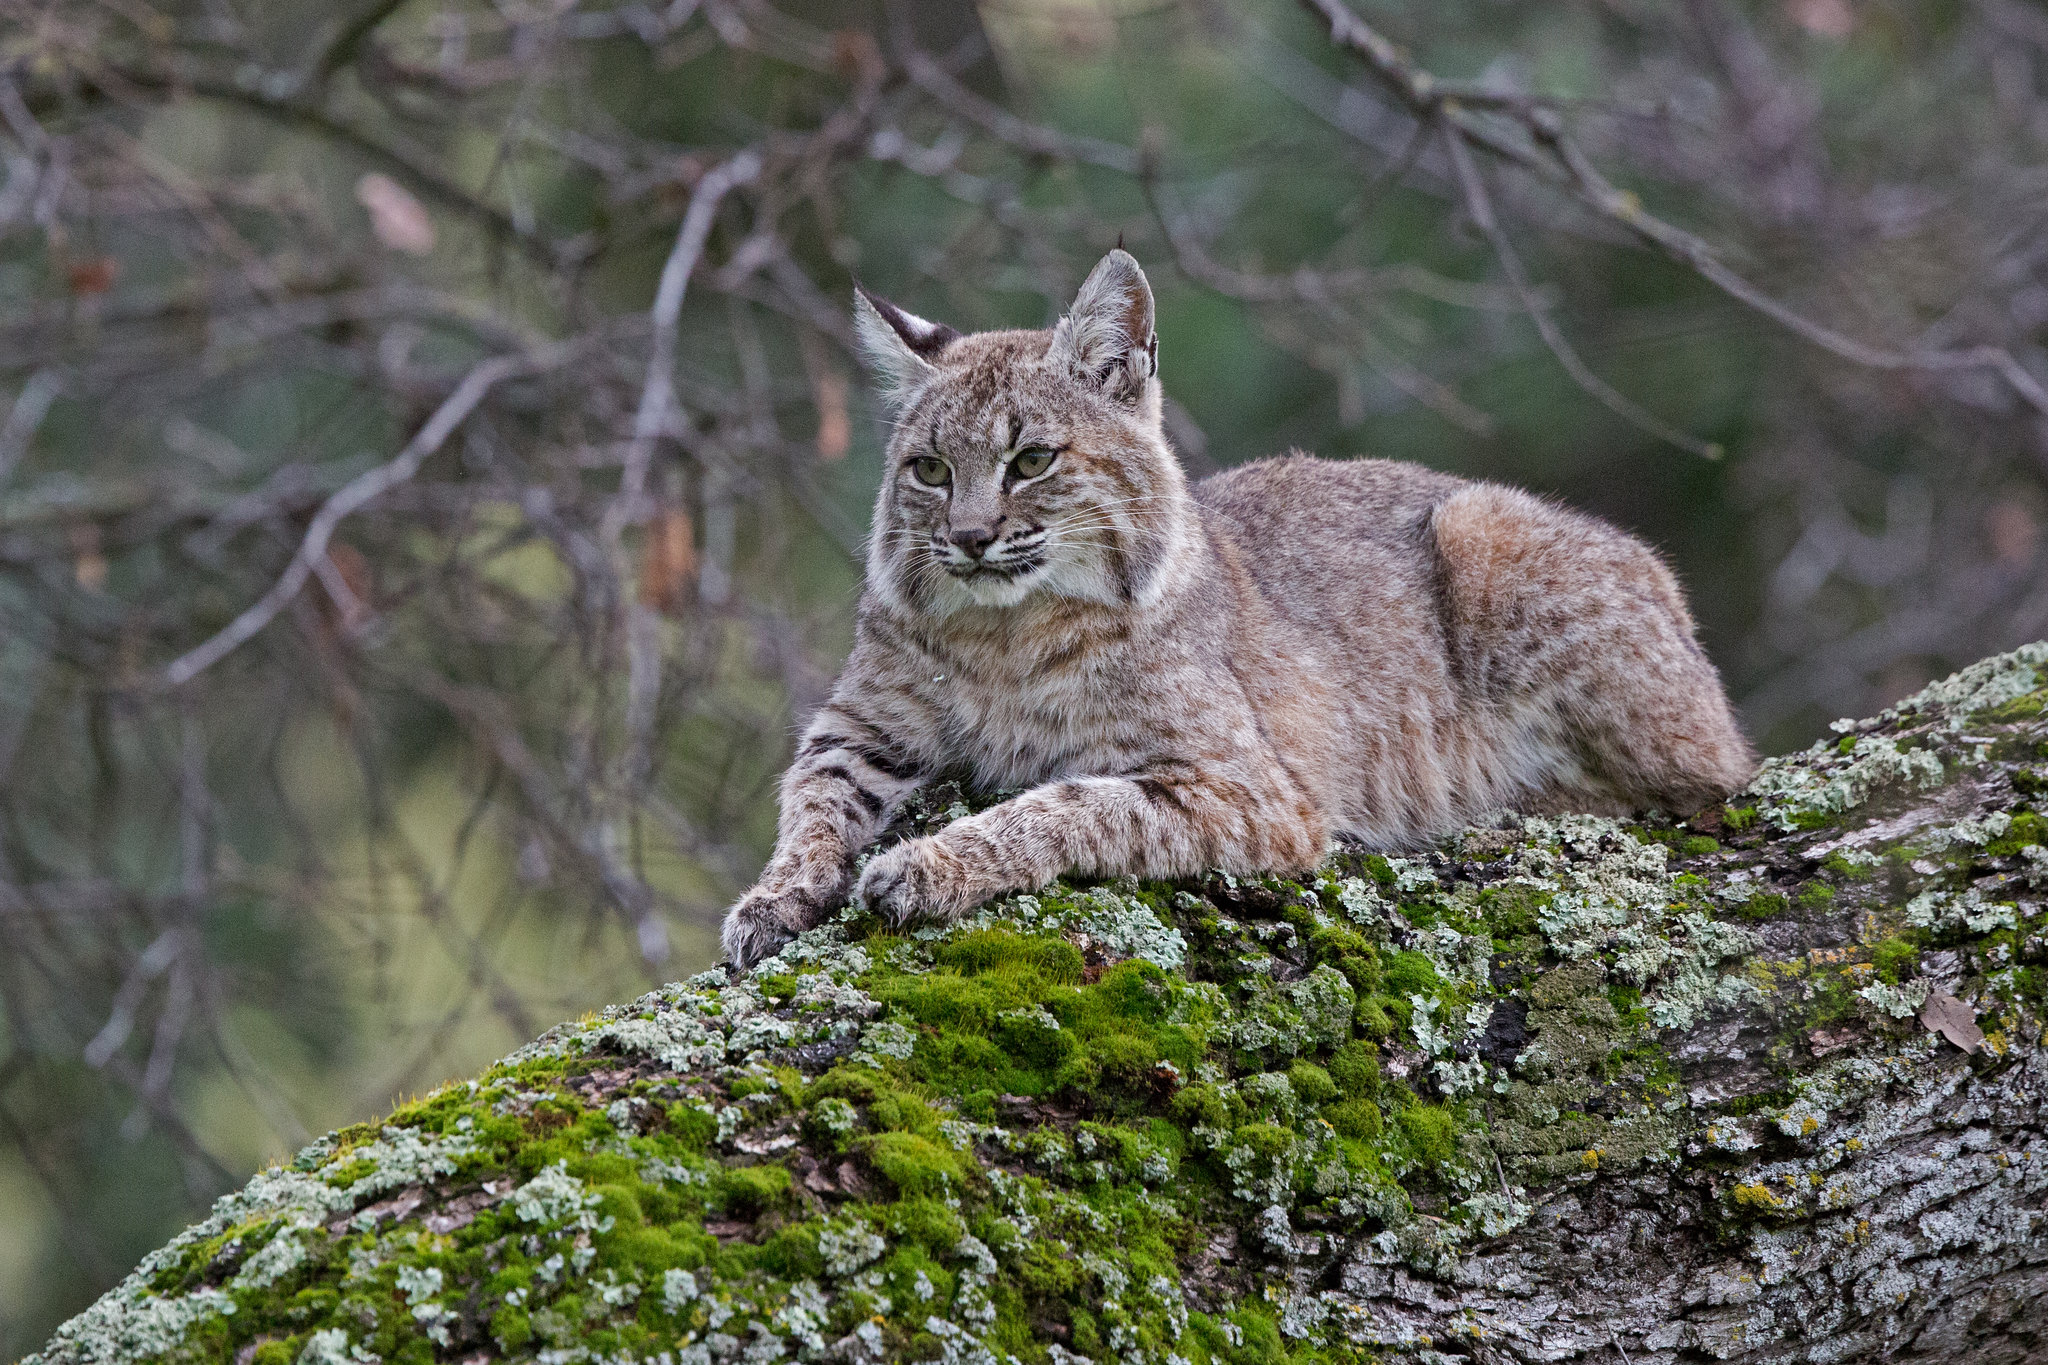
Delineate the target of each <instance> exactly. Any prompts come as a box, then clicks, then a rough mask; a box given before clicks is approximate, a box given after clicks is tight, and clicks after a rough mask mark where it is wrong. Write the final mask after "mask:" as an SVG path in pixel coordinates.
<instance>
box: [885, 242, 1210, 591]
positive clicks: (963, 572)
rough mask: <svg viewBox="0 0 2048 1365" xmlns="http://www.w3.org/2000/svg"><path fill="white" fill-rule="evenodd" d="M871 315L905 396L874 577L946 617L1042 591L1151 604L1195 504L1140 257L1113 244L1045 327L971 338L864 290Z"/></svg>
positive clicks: (889, 369)
mask: <svg viewBox="0 0 2048 1365" xmlns="http://www.w3.org/2000/svg"><path fill="white" fill-rule="evenodd" d="M1118 257H1122V261H1123V262H1127V263H1128V268H1127V270H1126V269H1124V268H1123V266H1122V265H1121V264H1120V263H1119V262H1118V259H1117V258H1118ZM1105 273H1108V274H1109V275H1110V276H1111V277H1112V278H1111V280H1110V282H1109V284H1108V285H1104V284H1103V282H1102V281H1101V280H1099V279H1098V277H1101V276H1104V275H1105ZM1091 287H1095V288H1094V295H1093V298H1092V300H1091ZM1133 288H1135V291H1137V294H1136V295H1134V293H1133ZM1091 301H1092V302H1093V304H1094V307H1095V310H1096V311H1095V312H1093V313H1091V312H1088V311H1084V306H1085V305H1089V304H1090V303H1091ZM861 308H862V311H861V313H860V314H859V321H860V324H861V331H862V337H863V340H864V341H865V342H866V343H867V345H868V348H869V351H870V354H871V356H873V357H874V358H875V359H876V360H877V361H878V362H880V363H881V366H882V368H883V370H884V372H885V375H887V376H888V377H891V378H893V379H895V381H896V394H895V396H896V398H897V400H898V406H899V415H898V418H897V423H896V429H895V431H894V433H893V435H892V436H891V438H890V441H889V454H888V460H889V464H888V468H887V469H886V471H885V474H884V478H883V482H882V491H881V497H880V499H879V500H878V502H877V504H876V508H875V533H874V535H873V537H872V539H871V541H870V544H869V550H868V579H869V583H870V585H871V586H872V587H874V588H875V589H876V590H877V591H879V592H880V593H881V594H882V595H883V596H884V597H885V598H886V599H888V600H891V601H893V602H894V603H895V604H896V605H898V606H900V607H903V608H906V609H909V610H913V611H917V612H922V613H928V614H933V615H939V616H945V615H950V614H951V613H953V612H955V611H958V610H961V609H963V608H966V607H970V606H974V607H995V608H1003V607H1015V606H1018V605H1020V604H1022V603H1024V602H1026V601H1027V600H1028V599H1031V598H1032V597H1034V596H1035V595H1043V596H1048V597H1066V598H1073V599H1080V600H1086V601H1096V602H1101V603H1104V604H1105V605H1111V606H1118V605H1129V604H1131V603H1133V602H1136V601H1139V600H1141V599H1143V598H1144V597H1145V596H1146V595H1147V592H1148V590H1149V589H1151V588H1152V587H1154V586H1155V583H1156V580H1157V579H1158V576H1159V569H1160V567H1161V565H1162V563H1163V562H1164V560H1165V558H1166V556H1167V554H1168V552H1169V551H1170V550H1171V548H1172V547H1173V546H1174V545H1175V544H1176V543H1177V537H1178V533H1179V526H1178V518H1181V517H1184V516H1185V515H1186V511H1185V508H1184V507H1183V506H1182V505H1181V504H1182V502H1183V500H1184V498H1185V482H1184V480H1183V478H1182V476H1181V471H1180V466H1179V462H1178V461H1177V460H1176V459H1175V458H1174V456H1173V453H1172V452H1171V450H1169V449H1168V448H1167V446H1166V442H1165V440H1164V438H1163V436H1162V435H1161V433H1160V426H1159V386H1158V383H1157V381H1156V380H1155V379H1154V378H1153V377H1152V363H1153V358H1154V356H1155V355H1156V348H1157V343H1156V341H1154V340H1153V338H1152V335H1151V294H1150V291H1149V289H1147V288H1146V287H1145V284H1144V277H1143V275H1142V274H1139V273H1138V270H1137V265H1136V263H1135V262H1133V261H1130V258H1129V257H1128V256H1124V255H1123V253H1121V252H1115V253H1112V254H1111V256H1110V257H1109V258H1108V259H1107V260H1105V261H1104V262H1103V264H1102V265H1101V266H1098V267H1097V268H1096V271H1095V274H1094V275H1091V276H1090V277H1089V284H1088V285H1084V286H1083V288H1082V291H1081V296H1080V298H1079V299H1078V300H1077V301H1076V305H1075V309H1074V311H1073V312H1072V313H1070V314H1069V315H1068V317H1067V318H1065V319H1063V320H1062V321H1061V323H1060V325H1059V326H1058V327H1057V328H1055V329H1053V330H1052V331H1051V332H989V333H982V334H978V335H975V336H966V337H963V336H961V335H960V334H958V333H957V332H954V331H953V330H952V329H950V328H947V327H943V326H941V325H939V324H936V323H929V322H925V321H924V320H922V319H920V318H914V317H912V316H910V315H909V314H906V313H904V312H903V311H902V310H900V309H897V308H895V307H893V306H892V305H890V304H887V303H885V302H882V301H879V300H870V299H869V298H868V297H867V296H865V295H863V297H862V300H861ZM1140 328H1142V330H1140ZM1131 334H1136V335H1141V336H1143V337H1144V338H1145V341H1144V343H1142V344H1140V345H1136V346H1133V345H1131V344H1130V343H1129V342H1128V341H1126V340H1125V339H1124V338H1125V337H1126V336H1128V335H1131Z"/></svg>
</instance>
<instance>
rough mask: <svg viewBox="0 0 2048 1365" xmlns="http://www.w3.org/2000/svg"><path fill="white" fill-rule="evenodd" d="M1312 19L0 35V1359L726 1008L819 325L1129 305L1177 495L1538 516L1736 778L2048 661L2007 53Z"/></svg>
mask: <svg viewBox="0 0 2048 1365" xmlns="http://www.w3.org/2000/svg"><path fill="white" fill-rule="evenodd" d="M1353 3H1354V4H1355V8H1351V9H1347V8H1345V6H1344V3H1343V0H1299V2H1298V0H982V3H980V4H979V5H978V6H976V5H972V4H969V3H966V2H965V0H873V2H872V3H866V2H863V0H0V160H4V163H5V166H4V180H0V1358H11V1357H13V1356H15V1355H18V1354H20V1353H22V1352H24V1351H26V1350H29V1349H31V1348H33V1347H34V1346H35V1345H36V1344H38V1343H39V1342H40V1341H41V1339H42V1338H43V1337H44V1335H45V1334H46V1333H47V1332H48V1331H49V1329H50V1328H51V1327H52V1326H53V1325H54V1324H55V1323H56V1322H57V1321H58V1320H59V1319H60V1318H61V1317H62V1316H64V1315H66V1314H69V1313H71V1312H73V1311H75V1310H77V1309H78V1308H80V1307H82V1306H83V1305H84V1304H85V1303H86V1302H87V1301H88V1300H89V1299H90V1298H91V1297H92V1296H93V1295H95V1294H97V1293H98V1292H100V1291H101V1290H102V1289H103V1288H105V1287H106V1286H108V1285H109V1284H111V1283H112V1282H113V1281H114V1280H115V1279H116V1278H117V1277H118V1276H119V1275H120V1274H121V1273H122V1272H123V1271H124V1270H125V1269H126V1268H127V1267H128V1266H129V1265H131V1264H132V1263H133V1262H134V1261H135V1259H136V1258H137V1257H138V1256H139V1255H140V1254H141V1253H142V1252H144V1251H145V1250H147V1249H149V1248H150V1247H152V1246H154V1245H155V1244H157V1243H158V1242H160V1241H161V1240H162V1239H163V1238H164V1237H165V1236H167V1235H168V1234H169V1233H170V1232H172V1231H173V1230H174V1229H175V1228H177V1227H179V1226H181V1225H182V1224H184V1223H185V1222H187V1221H188V1220H190V1219H191V1218H193V1217H194V1216H196V1215H197V1214H198V1212H199V1211H200V1210H201V1209H203V1208H204V1207H205V1206H206V1204H207V1203H208V1202H209V1201H210V1200H211V1199H212V1198H213V1197H214V1196H215V1195H217V1194H219V1193H221V1192H223V1191H225V1190H227V1189H229V1188H231V1187H233V1186H234V1185H236V1184H238V1183H239V1182H240V1181H241V1180H242V1179H243V1178H244V1177H245V1176H246V1175H247V1174H248V1173H249V1172H250V1171H251V1170H252V1169H254V1168H255V1167H256V1166H257V1165H259V1164H260V1163H262V1162H264V1161H265V1160H267V1159H269V1158H272V1157H275V1156H277V1155H280V1154H283V1153H286V1152H289V1151H291V1150H292V1149H294V1148H296V1147H297V1146H298V1145H300V1144H301V1143H303V1142H304V1141H306V1140H307V1138H308V1136H309V1135H311V1134H314V1133H317V1132H319V1131H322V1130H324V1129H326V1128H328V1127H330V1126H333V1125H336V1124H339V1123H342V1122H345V1121H350V1120H354V1119H358V1118H362V1117H365V1116H370V1115H373V1114H375V1113H376V1112H378V1111H379V1110H381V1109H382V1108H383V1107H384V1106H385V1105H386V1104H388V1103H389V1102H390V1101H391V1100H392V1098H393V1097H394V1096H397V1095H401V1094H404V1093H407V1092H412V1091H418V1090H424V1089H427V1088H430V1087H431V1086H433V1085H435V1084H436V1083H438V1082H440V1081H442V1080H444V1079H446V1078H449V1077H452V1076H459V1075H461V1074H463V1073H465V1072H467V1071H469V1070H471V1069H474V1068H476V1067H478V1066H479V1065H481V1064H483V1063H484V1062H486V1061H488V1060H489V1059H491V1058H494V1057H496V1056H498V1055H501V1054H502V1053H504V1052H506V1051H508V1050H510V1049H511V1048H512V1047H514V1046H516V1045H517V1044H519V1043H521V1042H523V1041H524V1040H526V1039H527V1038H528V1037H529V1036H530V1035H531V1034H533V1033H535V1032H537V1031H538V1030H539V1029H541V1028H543V1027H545V1026H546V1025H548V1024H549V1023H552V1022H554V1021H555V1020H557V1019H559V1018H561V1017H564V1016H568V1015H573V1014H576V1013H579V1012H581V1011H583V1010H586V1009H589V1008H591V1007H593V1006H596V1005H599V1004H601V1003H605V1002H608V1001H613V1000H618V999H623V998H626V997H628V996H630V995H632V994H634V993H636V992H638V991H640V990H642V989H644V988H646V987H647V986H648V985H649V984H650V983H654V982H658V981H662V980H667V979H673V978H676V977H678V976H682V975H686V974H689V973H691V972H694V971H696V970H698V969H699V968H701V967H702V966H704V965H705V964H707V963H708V962H709V961H710V960H711V958H712V957H713V956H714V953H715V939H714V927H715V924H716V922H717V918H718V916H719V914H720V912H721V911H722V910H723V908H724V907H725V905H726V904H727V903H728V902H729V900H730V899H731V898H732V897H733V896H734V895H735V894H736V893H737V892H738V891H739V890H741V889H743V888H744V887H745V886H746V885H747V883H748V882H749V880H750V878H751V876H752V874H753V873H754V871H755V870H756V868H757V867H758V866H759V864H760V862H761V860H762V858H763V857H764V855H765V853H766V851H767V848H768V845H769V840H770V837H771V834H772V829H773V799H772V798H773V790H772V781H773V779H774V777H775V775H776V773H777V772H778V770H779V769H780V767H781V765H782V764H783V762H784V761H785V759H786V757H787V753H788V750H789V745H790V735H791V729H792V726H794V725H795V724H797V723H798V721H799V720H800V719H801V717H802V716H803V715H804V713H805V712H806V711H807V709H808V708H809V707H811V706H812V705H814V704H815V703H816V701H817V700H818V699H819V697H820V695H821V692H822V689H823V688H824V687H825V686H826V684H827V683H828V682H829V680H830V678H831V675H832V672H833V670H834V667H835V665H836V663H837V661H838V659H839V658H840V657H841V656H842V654H843V653H844V651H845V650H846V648H847V647H848V644H849V642H850V634H851V624H850V622H851V608H852V605H853V601H854V595H855V592H856V588H857V585H858V570H857V556H858V550H859V546H860V543H861V538H862V535H863V533H864V529H865V525H866V518H867V506H868V503H869V500H870V498H871V496H872V493H873V489H874V487H875V484H876V482H877V477H878V471H877V459H878V451H879V448H880V442H881V437H882V432H881V429H880V427H879V425H878V420H879V419H878V413H877V409H876V405H875V404H874V403H873V402H872V401H870V398H869V396H868V393H867V391H866V388H865V384H864V378H863V376H862V374H861V372H860V370H859V369H858V367H857V365H856V363H855V361H854V359H853V356H852V353H851V351H850V349H849V342H850V328H849V325H848V314H847V305H848V302H849V298H850V293H851V286H852V282H853V280H854V278H855V277H856V276H858V277H859V278H860V279H862V280H863V281H864V282H866V283H867V284H868V285H870V286H871V287H873V288H875V289H877V290H879V291H881V292H883V293H885V294H888V295H890V296H892V297H894V298H896V299H897V300H899V301H900V302H902V303H903V304H904V305H906V306H907V307H910V308H912V309H913V310H915V311H917V312H919V313H922V314H925V315H927V316H930V317H934V318H940V319H944V320H946V321H948V322H951V323H953V324H955V325H958V326H960V327H963V328H975V327H990V326H1005V325H1031V326H1036V325H1043V324H1045V323H1047V322H1049V321H1050V320H1051V319H1052V318H1053V317H1054V316H1055V315H1056V314H1057V312H1058V311H1059V309H1060V308H1061V307H1062V306H1063V305H1064V304H1065V303H1066V301H1067V300H1068V299H1069V297H1070V296H1071V293H1072V291H1073V289H1074V288H1075V286H1076V285H1077V284H1078V283H1079V281H1080V279H1081V277H1082V275H1083V274H1084V273H1085V272H1086V270H1087V268H1088V267H1089V266H1090V265H1091V264H1092V263H1093V262H1094V260H1095V259H1096V258H1097V257H1098V256H1099V255H1100V254H1101V253H1102V252H1103V251H1104V250H1106V249H1107V248H1108V247H1109V246H1111V245H1112V244H1113V243H1114V242H1115V241H1116V240H1117V238H1118V236H1119V235H1121V236H1122V238H1123V240H1124V241H1125V242H1126V243H1127V244H1128V245H1129V246H1130V247H1131V248H1132V249H1133V250H1134V251H1135V252H1136V253H1137V255H1138V256H1139V258H1140V259H1141V260H1142V261H1143V262H1144V263H1145V264H1146V266H1147V267H1148V269H1149V271H1150V273H1151V278H1152V282H1153V285H1154V287H1155V289H1156V290H1157V291H1158V295H1159V333H1160V337H1161V352H1160V354H1161V363H1162V373H1163V375H1164V378H1165V382H1166V386H1167V390H1168V392H1169V394H1170V395H1172V397H1173V398H1174V399H1175V400H1177V401H1175V403H1174V404H1173V406H1172V407H1171V410H1170V425H1171V430H1172V433H1173V435H1174V438H1175V440H1176V442H1177V444H1178V445H1179V447H1180V449H1181V451H1182V453H1183V455H1184V456H1185V458H1186V460H1187V463H1188V465H1189V466H1190V468H1191V469H1192V470H1193V471H1195V472H1197V473H1200V472H1204V471H1207V470H1211V469H1214V468H1218V467H1221V466H1223V465H1227V464H1230V463H1232V462H1234V461H1238V460H1243V459H1247V458H1251V457H1254V456H1257V455H1261V454H1265V453H1269V452H1273V451H1276V450H1279V449H1282V448H1284V447H1287V446H1289V445H1300V446H1303V447H1305V448H1309V449H1313V450H1316V451H1319V452H1321V453H1323V454H1327V455H1353V454H1359V453H1370V454H1375V455H1387V456H1398V457H1403V458H1412V459H1418V460H1423V461H1426V462H1428V463H1430V464H1433V465H1436V466H1438V467H1440V468H1444V469H1449V470H1453V471H1456V472H1459V473H1465V474H1473V475H1483V476H1487V477H1494V478H1500V479H1506V480H1512V481H1515V482H1519V483H1522V484H1525V485H1528V486H1531V487H1534V488H1537V489H1541V490H1544V491H1546V492H1552V493H1555V494H1557V495H1559V496H1561V497H1564V498H1568V499H1570V500H1571V501H1573V502H1575V503H1578V504H1581V505H1584V506H1587V507H1590V508H1592V509H1595V510H1597V511H1599V512H1601V513H1603V514H1605V515H1606V516H1608V517H1610V518H1612V519H1613V520H1615V521H1617V522H1619V523H1620V524H1622V525H1623V526H1626V527H1628V528H1630V529H1632V530H1634V531H1636V532H1638V533H1640V534H1642V535H1644V536H1646V537H1648V538H1649V539H1650V540H1652V541H1654V542H1655V543H1656V544H1658V545H1660V546H1662V547H1663V548H1664V549H1665V550H1666V551H1667V552H1668V554H1669V555H1670V556H1671V558H1672V559H1673V560H1674V561H1675V562H1676V564H1677V565H1678V567H1679V569H1680V571H1681V573H1682V575H1683V577H1684V578H1685V580H1686V582H1687V583H1688V585H1689V587H1690V589H1691V592H1692V594H1693V599H1694V602H1695V605H1696V607H1697V611H1698V614H1699V617H1700V619H1701V621H1702V623H1703V629H1704V637H1705V640H1706V642H1707V645H1708V648H1709V649H1710V650H1711V652H1712V653H1713V655H1714V657H1715V658H1716V659H1717V660H1718V661H1719V663H1720V665H1721V667H1722V669H1723V671H1724V673H1725V674H1726V676H1727V678H1728V680H1729V683H1730V685H1731V687H1732V689H1733V691H1734V693H1735V695H1736V697H1737V698H1738V699H1739V701H1740V703H1741V706H1742V709H1743V712H1744V715H1745V716H1746V718H1747V721H1748V724H1749V726H1750V727H1751V730H1752V732H1753V733H1754V734H1755V735H1756V737H1757V738H1758V739H1759V741H1760V742H1761V743H1762V744H1763V745H1764V746H1765V747H1766V748H1767V749H1772V750H1778V749H1784V748H1787V747H1791V746H1794V745H1798V744H1803V743H1805V742H1807V741H1808V740H1809V739H1810V738H1811V737H1812V736H1813V735H1814V734H1816V733H1817V732H1819V730H1820V729H1821V727H1822V725H1823V723H1824V722H1825V721H1826V720H1828V719H1830V718H1832V717H1834V716H1837V715H1843V714H1859V713H1864V712H1868V711H1870V710H1871V709H1872V708H1875V707H1878V706H1880V705H1882V704H1883V703H1884V702H1885V701H1887V700H1888V699H1890V698H1892V697H1894V696H1897V695H1899V694H1901V693H1903V692H1905V691H1907V690H1909V689H1912V688H1914V687H1916V686H1917V685H1918V684H1920V683H1921V682H1922V681H1924V680H1925V679H1926V678H1928V677H1929V676H1931V675H1934V674H1937V673H1940V672H1942V671H1945V670H1947V669H1948V668H1950V667H1951V666H1953V665H1956V664H1960V663H1963V662H1967V661H1969V660H1971V659H1974V658H1976V657H1977V656H1979V655H1982V654H1984V653H1986V652H1988V651H1990V650H1994V649H1998V648H2002V647H2006V646H2010V645H2013V644H2015V643H2018V642H2021V641H2023V640H2028V639H2033V638H2036V637H2039V636H2042V635H2044V634H2048V573H2043V572H2042V548H2041V540H2042V535H2041V529H2042V525H2043V521H2044V518H2048V435H2044V431H2048V428H2044V416H2043V414H2044V412H2048V393H2044V392H2043V390H2042V387H2041V384H2040V382H2039V380H2038V379H2037V376H2048V351H2044V350H2043V343H2044V341H2048V169H2044V165H2048V163H2044V159H2043V150H2044V145H2048V94H2044V91H2048V10H2044V9H2042V8H2039V7H2037V6H2036V5H2034V4H2031V3H2021V0H1926V2H1910V3H1909V0H1554V3H1545V4H1530V3H1511V2H1510V0H1427V2H1426V3H1425V2H1424V0H1353ZM1367 25H1370V26H1371V27H1369V28H1368V27H1367Z"/></svg>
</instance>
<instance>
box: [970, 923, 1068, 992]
mask: <svg viewBox="0 0 2048 1365" xmlns="http://www.w3.org/2000/svg"><path fill="white" fill-rule="evenodd" d="M936 956H937V958H938V961H939V963H940V964H941V965H942V966H946V967H950V968H952V969H953V970H954V971H957V972H960V973H962V974H964V975H969V976H981V975H986V974H991V973H994V974H1015V973H1023V972H1030V973H1035V974H1036V975H1037V976H1038V977H1039V978H1041V979H1042V980H1044V981H1045V982H1047V983H1049V984H1052V985H1058V986H1073V985H1078V984H1079V983H1080V980H1081V966H1082V964H1081V951H1080V949H1078V948H1076V947H1075V946H1074V945H1073V944H1071V943H1068V942H1066V941H1065V940H1063V939H1056V938H1026V937H1024V936H1023V935H1021V934H1013V933H1009V932H1007V931H1005V930H1001V929H983V930H978V931H976V932H974V933H970V934H963V935H962V936H961V937H959V938H957V939H954V940H952V941H950V942H948V943H945V944H943V945H941V947H940V948H939V950H938V953H937V954H936Z"/></svg>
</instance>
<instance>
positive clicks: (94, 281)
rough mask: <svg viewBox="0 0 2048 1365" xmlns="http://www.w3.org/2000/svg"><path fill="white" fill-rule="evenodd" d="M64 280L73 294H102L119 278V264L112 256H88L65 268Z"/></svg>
mask: <svg viewBox="0 0 2048 1365" xmlns="http://www.w3.org/2000/svg"><path fill="white" fill-rule="evenodd" d="M64 278H65V280H66V282H68V283H69V284H70V286H71V292H72V293H74V294H104V293H106V292H107V291H108V290H109V289H112V288H113V287H114V281H116V280H118V279H120V278H121V263H120V262H119V261H117V260H115V259H114V258H113V257H112V256H88V257H87V258H86V259H84V260H82V261H73V262H72V263H71V264H70V265H69V266H67V267H66V268H65V270H64Z"/></svg>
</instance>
